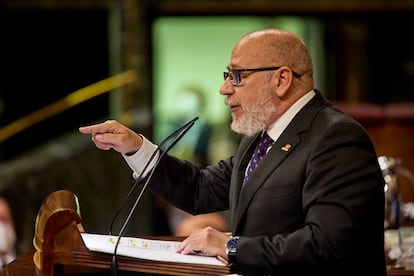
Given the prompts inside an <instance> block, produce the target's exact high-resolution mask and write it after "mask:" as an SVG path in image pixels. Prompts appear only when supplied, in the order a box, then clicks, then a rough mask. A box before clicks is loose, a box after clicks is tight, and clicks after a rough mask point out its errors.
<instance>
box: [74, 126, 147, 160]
mask: <svg viewBox="0 0 414 276" xmlns="http://www.w3.org/2000/svg"><path fill="white" fill-rule="evenodd" d="M79 131H80V132H81V133H83V134H91V135H92V141H93V142H94V143H95V145H96V147H97V148H99V149H102V150H110V149H114V150H115V151H117V152H119V153H122V154H132V153H135V152H136V151H138V150H139V149H140V147H141V145H142V141H143V140H142V137H141V136H140V135H138V134H137V133H136V132H134V131H132V130H131V129H129V128H127V127H126V126H124V125H122V124H120V123H119V122H117V121H115V120H108V121H105V122H104V123H100V124H95V125H90V126H84V127H80V128H79Z"/></svg>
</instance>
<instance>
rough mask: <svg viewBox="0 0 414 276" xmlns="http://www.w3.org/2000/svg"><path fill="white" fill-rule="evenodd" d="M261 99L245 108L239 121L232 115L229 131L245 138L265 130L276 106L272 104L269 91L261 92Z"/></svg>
mask: <svg viewBox="0 0 414 276" xmlns="http://www.w3.org/2000/svg"><path fill="white" fill-rule="evenodd" d="M261 95H262V96H261V98H259V99H257V101H256V103H255V104H254V105H252V106H248V107H246V108H245V109H244V110H243V111H244V115H243V116H242V117H240V118H239V119H237V118H236V115H235V114H232V118H233V120H232V122H231V129H232V130H233V131H234V132H236V133H240V134H244V135H246V136H253V135H254V134H256V133H257V132H259V131H262V130H264V129H266V127H267V126H268V124H269V121H270V118H271V117H272V114H274V113H275V112H276V105H275V104H274V102H273V99H272V97H273V96H272V95H271V93H270V91H262V93H261Z"/></svg>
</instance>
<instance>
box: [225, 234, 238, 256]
mask: <svg viewBox="0 0 414 276" xmlns="http://www.w3.org/2000/svg"><path fill="white" fill-rule="evenodd" d="M238 240H239V237H233V238H231V239H230V240H229V241H228V242H227V250H228V252H229V253H234V252H236V248H237V241H238Z"/></svg>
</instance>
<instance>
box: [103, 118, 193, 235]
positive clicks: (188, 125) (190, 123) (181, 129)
mask: <svg viewBox="0 0 414 276" xmlns="http://www.w3.org/2000/svg"><path fill="white" fill-rule="evenodd" d="M197 120H198V117H195V118H194V119H192V120H190V121H188V122H187V123H185V124H184V125H182V126H181V127H179V128H177V129H176V130H174V131H173V132H172V133H171V134H170V135H168V136H167V137H166V138H164V140H162V141H161V143H160V144H159V145H158V148H157V150H155V151H154V152H153V153H152V155H151V157H150V159H149V160H148V162H147V163H146V164H145V166H144V169H143V170H142V171H141V173H140V174H139V175H138V176H137V178H136V179H137V180H138V179H141V176H142V174H143V173H144V172H145V171H146V170H147V168H148V166H149V165H150V164H151V163H152V161H153V160H154V158H155V156H156V155H157V153H159V149H160V148H162V147H163V146H164V144H165V143H167V142H168V141H169V140H171V139H172V138H174V137H176V136H177V135H178V134H180V133H181V134H182V135H180V136H179V137H178V138H177V139H176V140H175V141H173V142H172V143H171V145H170V148H168V149H167V152H168V151H169V150H170V149H171V148H172V147H173V146H174V145H175V144H176V143H177V142H178V141H179V140H180V139H181V137H182V136H184V134H185V133H186V132H187V131H188V130H189V129H190V128H191V127H192V126H193V125H194V123H195V122H196V121H197ZM154 167H155V166H154ZM137 180H136V181H135V182H134V185H132V187H131V189H130V190H129V191H128V193H127V195H126V197H125V198H124V199H123V201H122V203H121V205H120V207H119V208H118V210H117V211H116V212H115V214H114V216H113V217H112V221H111V224H110V226H109V231H108V232H109V235H113V232H112V229H113V226H114V223H115V221H116V219H117V217H118V215H119V213H120V212H121V211H122V209H123V208H124V206H125V204H126V203H127V202H128V199H129V198H130V197H131V195H132V193H133V191H134V190H135V188H136V187H137V185H138V181H137Z"/></svg>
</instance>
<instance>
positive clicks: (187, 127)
mask: <svg viewBox="0 0 414 276" xmlns="http://www.w3.org/2000/svg"><path fill="white" fill-rule="evenodd" d="M197 120H198V117H196V118H194V119H192V120H191V121H189V122H188V123H186V124H184V125H183V126H182V127H180V128H179V129H177V130H176V131H174V132H173V133H172V134H171V135H169V136H168V137H167V138H166V139H164V141H163V142H162V143H161V144H164V143H165V142H166V141H168V140H169V139H170V138H171V137H174V136H176V135H177V134H178V137H176V138H175V139H174V140H173V141H172V142H171V144H170V145H169V146H168V147H167V149H166V150H165V151H161V150H160V149H159V148H160V147H158V148H157V150H156V151H154V153H153V154H152V156H151V158H150V160H149V161H148V162H147V164H146V165H145V169H144V170H143V171H142V172H141V174H140V176H141V175H142V173H143V172H144V171H145V170H146V168H147V167H148V165H149V164H150V163H151V162H152V160H153V158H154V157H155V155H156V153H161V154H160V156H159V157H158V159H157V161H156V163H155V164H154V166H153V167H152V169H151V172H150V174H149V176H148V177H147V180H146V181H145V183H144V185H143V187H142V189H141V191H140V193H139V195H138V197H137V199H136V200H135V202H134V205H133V206H132V208H131V210H130V211H129V214H128V216H127V218H126V220H125V222H124V224H123V225H122V228H121V230H120V231H119V235H118V238H117V241H116V243H115V248H114V253H113V255H112V262H111V275H112V276H117V275H118V258H117V252H118V245H119V243H120V240H121V238H122V237H123V235H124V232H125V230H126V227H127V226H128V224H129V222H130V220H131V217H132V215H133V213H134V212H135V209H136V207H137V205H138V203H139V202H140V200H141V197H142V195H143V194H144V191H145V190H146V188H147V186H148V184H149V182H150V180H151V178H152V175H153V174H154V171H155V169H156V168H157V166H158V164H159V162H160V161H161V159H162V157H163V156H164V155H165V154H167V153H168V152H169V151H170V150H171V149H172V148H173V147H174V146H175V145H176V144H177V143H178V141H180V140H181V138H182V137H183V136H184V135H185V134H186V133H187V132H188V131H189V130H190V128H191V127H192V126H193V125H194V123H195V121H197ZM161 144H160V145H161ZM138 179H139V178H138V177H137V179H136V181H135V183H134V185H133V187H132V189H131V190H130V191H129V193H128V195H127V198H128V197H129V196H130V195H131V193H132V190H134V189H135V187H136V186H137V184H138ZM125 201H126V200H124V202H123V203H122V206H123V205H124V204H125ZM122 206H121V208H122ZM121 208H120V209H121ZM120 209H118V212H117V213H119V211H120ZM112 225H113V221H112V223H111V227H112ZM110 232H112V231H111V230H110Z"/></svg>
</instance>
